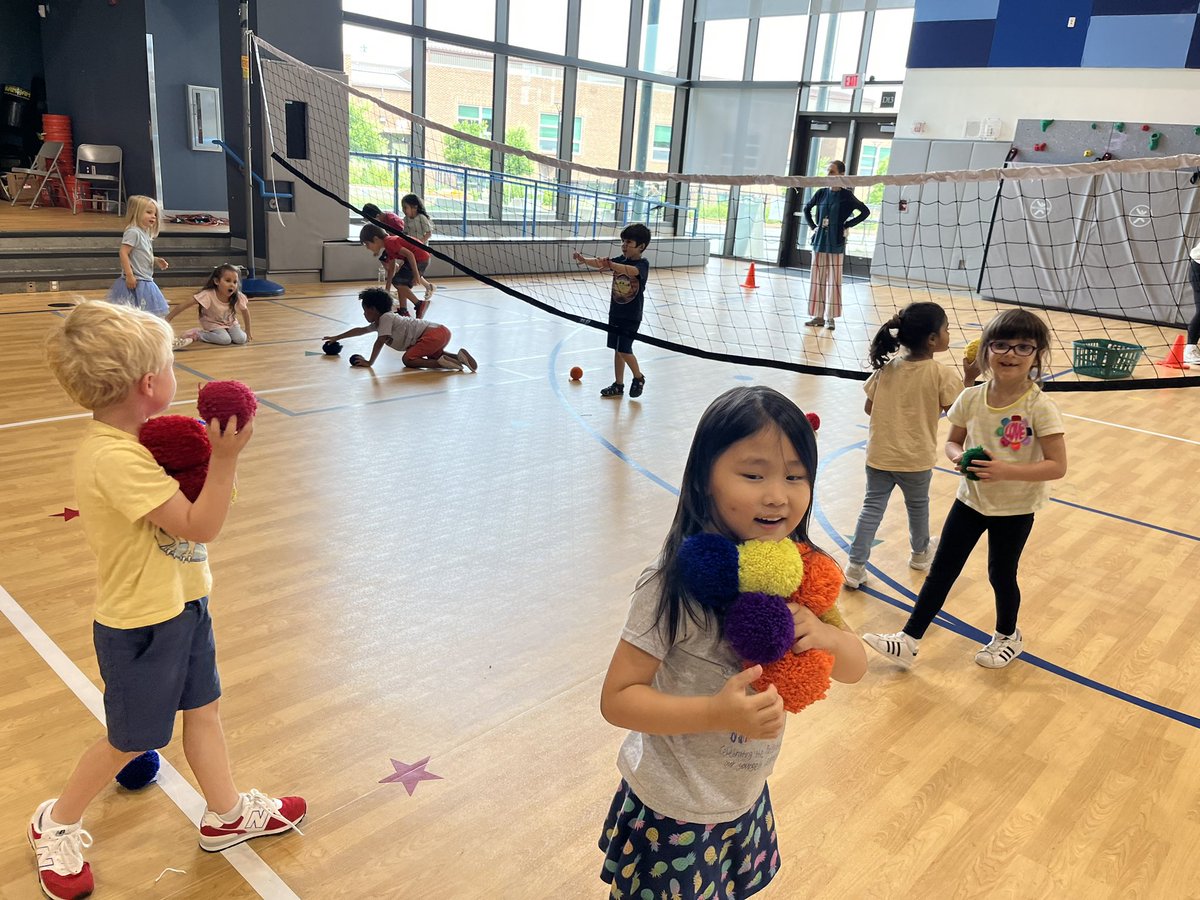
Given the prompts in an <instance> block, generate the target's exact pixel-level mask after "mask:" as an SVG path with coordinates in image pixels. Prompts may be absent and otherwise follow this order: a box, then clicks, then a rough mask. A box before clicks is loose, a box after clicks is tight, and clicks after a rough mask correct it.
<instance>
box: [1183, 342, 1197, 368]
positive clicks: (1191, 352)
mask: <svg viewBox="0 0 1200 900" xmlns="http://www.w3.org/2000/svg"><path fill="white" fill-rule="evenodd" d="M1183 361H1184V362H1185V363H1187V364H1188V365H1189V366H1200V344H1188V345H1187V347H1186V348H1185V349H1184V351H1183Z"/></svg>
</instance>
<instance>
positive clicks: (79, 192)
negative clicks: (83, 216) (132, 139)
mask: <svg viewBox="0 0 1200 900" xmlns="http://www.w3.org/2000/svg"><path fill="white" fill-rule="evenodd" d="M122 156H123V154H122V153H121V148H120V147H116V146H113V145H111V144H80V145H79V146H78V147H76V148H75V196H74V197H72V198H71V212H72V213H76V212H78V211H79V207H80V206H83V205H85V204H91V205H92V208H93V209H95V208H97V207H98V206H103V207H104V208H105V209H106V210H107V209H109V208H110V207H112V206H116V208H117V215H118V216H119V215H120V214H121V208H122V207H123V206H124V202H125V200H124V198H125V172H124V168H123V164H122ZM84 184H87V185H88V186H89V189H88V194H87V196H86V197H85V196H84V194H83V185H84ZM101 192H102V193H103V196H100V193H101Z"/></svg>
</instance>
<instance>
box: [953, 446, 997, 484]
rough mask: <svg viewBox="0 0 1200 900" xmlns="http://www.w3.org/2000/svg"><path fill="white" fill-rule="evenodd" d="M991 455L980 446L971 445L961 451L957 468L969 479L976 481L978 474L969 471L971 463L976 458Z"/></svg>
mask: <svg viewBox="0 0 1200 900" xmlns="http://www.w3.org/2000/svg"><path fill="white" fill-rule="evenodd" d="M991 458H992V457H991V455H990V454H989V453H988V452H987V451H986V450H984V449H983V448H982V447H972V448H971V449H970V450H967V451H966V452H964V453H963V455H962V459H960V460H959V461H958V470H959V471H960V472H962V473H963V474H964V475H966V476H967V478H968V480H970V481H978V480H979V476H978V475H976V474H975V473H974V472H972V471H970V466H971V463H973V462H975V460H977V459H991Z"/></svg>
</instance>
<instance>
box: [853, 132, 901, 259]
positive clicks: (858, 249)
mask: <svg viewBox="0 0 1200 900" xmlns="http://www.w3.org/2000/svg"><path fill="white" fill-rule="evenodd" d="M891 156H892V135H891V134H890V133H886V132H884V131H883V126H882V125H880V124H879V123H877V122H859V123H858V127H857V128H855V132H854V152H853V153H852V154H851V159H848V160H846V166H847V169H846V171H847V172H849V173H850V174H851V175H886V174H887V171H888V162H889V160H890V159H891ZM854 195H855V196H856V197H858V199H859V200H861V201H862V202H863V203H865V204H867V206H869V207H870V208H871V218H869V219H867V221H865V222H863V223H862V224H861V225H858V226H856V227H854V228H851V229H850V237H849V239H848V240H847V241H846V255H847V256H849V257H853V258H855V259H863V260H866V262H867V264H868V265H869V264H870V260H871V257H872V256H874V255H875V237H876V235H878V234H879V217H880V216H881V215H882V214H883V185H882V184H873V185H871V186H870V187H860V188H855V190H854Z"/></svg>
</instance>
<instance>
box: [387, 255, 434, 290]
mask: <svg viewBox="0 0 1200 900" xmlns="http://www.w3.org/2000/svg"><path fill="white" fill-rule="evenodd" d="M428 268H429V260H425V261H424V262H419V263H417V271H418V272H420V273H421V274H422V275H424V274H425V270H426V269H428ZM414 281H416V276H415V275H414V274H413V270H412V266H410V265H409V264H408V260H407V259H406V260H404V262H402V263H400V268H398V269H397V270H396V274H395V275H393V276H392V285H393V286H394V287H412V286H413V282H414Z"/></svg>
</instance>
